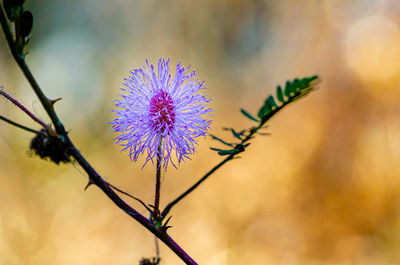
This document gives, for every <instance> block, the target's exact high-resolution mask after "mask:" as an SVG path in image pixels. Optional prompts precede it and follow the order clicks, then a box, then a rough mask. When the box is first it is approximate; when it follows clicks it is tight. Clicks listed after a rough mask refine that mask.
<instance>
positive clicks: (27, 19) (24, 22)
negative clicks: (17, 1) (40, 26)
mask: <svg viewBox="0 0 400 265" xmlns="http://www.w3.org/2000/svg"><path fill="white" fill-rule="evenodd" d="M19 19H20V25H19V27H20V34H21V36H22V37H24V38H25V37H27V36H28V35H29V34H30V33H31V31H32V25H33V16H32V13H31V12H29V11H25V12H24V13H22V15H21V17H20V18H19Z"/></svg>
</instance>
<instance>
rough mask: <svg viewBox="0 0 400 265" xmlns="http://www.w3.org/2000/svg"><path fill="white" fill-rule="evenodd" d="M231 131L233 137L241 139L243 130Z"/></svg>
mask: <svg viewBox="0 0 400 265" xmlns="http://www.w3.org/2000/svg"><path fill="white" fill-rule="evenodd" d="M231 132H232V135H233V137H235V138H237V139H239V140H242V133H243V132H241V133H238V132H236V131H235V130H234V129H231Z"/></svg>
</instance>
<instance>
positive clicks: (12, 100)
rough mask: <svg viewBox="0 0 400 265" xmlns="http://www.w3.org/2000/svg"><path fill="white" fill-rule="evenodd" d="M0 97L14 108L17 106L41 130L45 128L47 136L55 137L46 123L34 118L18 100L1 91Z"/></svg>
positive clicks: (55, 134)
mask: <svg viewBox="0 0 400 265" xmlns="http://www.w3.org/2000/svg"><path fill="white" fill-rule="evenodd" d="M0 95H2V96H3V97H5V98H6V99H8V100H9V101H11V102H12V103H13V104H14V105H15V106H17V107H18V108H19V109H21V110H22V111H23V112H25V113H26V114H27V115H28V116H29V117H30V118H31V119H32V120H34V121H35V122H37V123H39V124H40V125H41V126H42V127H43V128H45V129H46V130H47V131H48V132H49V134H51V135H52V136H55V137H57V136H58V135H57V133H56V132H55V131H54V130H53V129H52V128H51V127H50V126H49V125H47V124H46V123H44V122H43V121H41V120H40V119H39V118H38V117H36V116H35V115H34V114H33V113H32V112H30V111H29V110H28V109H27V108H25V106H24V105H22V104H21V103H19V102H18V100H16V99H14V98H13V97H12V96H10V94H8V93H6V92H5V91H4V90H3V89H0Z"/></svg>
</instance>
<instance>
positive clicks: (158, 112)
mask: <svg viewBox="0 0 400 265" xmlns="http://www.w3.org/2000/svg"><path fill="white" fill-rule="evenodd" d="M189 68H190V67H188V68H187V69H185V68H184V67H183V66H182V65H181V63H178V65H177V66H176V73H175V76H174V77H172V76H171V71H170V69H169V59H167V61H165V60H164V59H163V58H160V59H159V61H158V69H157V73H155V71H154V66H153V64H150V65H149V62H148V61H147V60H146V66H143V67H142V68H139V69H134V70H132V71H131V72H130V73H131V74H130V76H129V77H128V78H124V80H125V83H124V85H125V87H124V88H121V89H122V90H123V91H125V92H126V94H122V95H121V97H122V99H121V100H115V101H114V103H115V106H117V107H119V108H120V109H118V110H114V112H115V113H116V114H117V116H118V117H117V118H115V119H114V120H113V121H112V122H111V124H112V128H113V130H114V131H116V132H119V133H121V134H120V135H119V136H118V137H117V138H116V142H117V143H118V144H121V145H122V146H123V149H122V151H125V150H129V155H130V158H131V160H134V161H136V160H137V159H138V157H139V156H140V155H141V154H143V153H146V154H147V159H146V162H145V164H144V165H146V164H147V162H148V161H152V163H153V164H154V158H156V159H157V157H160V158H161V159H162V165H163V167H164V168H167V166H168V163H169V162H171V163H172V164H173V165H174V163H173V161H172V156H173V154H174V153H175V156H176V160H177V161H178V163H180V162H181V161H183V160H184V159H185V158H189V155H190V154H193V153H194V151H195V147H196V145H197V141H196V138H198V137H199V136H205V135H206V131H207V130H208V129H209V128H210V124H211V121H210V120H207V119H206V118H205V117H204V116H205V115H210V113H211V112H212V110H211V109H210V108H207V107H205V103H208V102H209V101H210V100H208V99H207V98H206V96H205V95H202V94H199V93H198V92H199V90H201V89H207V88H206V87H204V81H203V82H200V81H199V80H198V79H196V73H195V71H191V72H189ZM160 162H161V161H160ZM144 165H143V166H144ZM174 166H175V165H174ZM175 167H176V166H175Z"/></svg>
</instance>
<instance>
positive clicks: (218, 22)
mask: <svg viewBox="0 0 400 265" xmlns="http://www.w3.org/2000/svg"><path fill="white" fill-rule="evenodd" d="M26 8H28V9H29V10H31V11H32V13H33V15H34V28H33V32H32V38H31V41H30V46H29V47H28V51H29V53H28V55H27V62H28V64H29V65H30V67H31V69H32V72H33V73H34V75H35V76H36V78H37V80H38V82H39V84H40V85H41V86H42V87H43V90H44V91H45V93H46V95H48V96H49V97H50V98H58V97H61V98H63V99H62V100H61V101H60V102H59V103H57V104H56V110H57V112H58V114H59V116H60V117H61V118H62V120H63V121H64V124H65V126H66V128H67V129H68V130H69V131H70V133H69V134H70V137H71V138H72V139H73V141H74V142H75V143H76V145H77V146H78V147H79V150H80V151H81V152H82V153H83V154H84V155H85V156H86V157H87V159H88V160H89V162H91V163H92V164H93V166H94V167H95V168H96V169H97V170H98V171H99V173H100V174H101V175H102V176H104V177H105V178H106V179H107V180H108V181H110V182H111V183H113V184H115V185H117V186H118V187H121V188H123V189H125V190H126V191H128V192H130V193H132V194H134V195H135V196H137V197H139V198H141V199H143V200H144V201H145V202H148V203H152V201H153V192H154V191H153V186H154V169H153V168H152V167H151V166H149V167H145V168H144V169H143V170H141V169H140V168H141V165H142V164H143V162H144V161H142V160H140V159H139V161H138V162H137V163H132V162H130V161H129V157H128V156H127V155H126V153H120V148H119V147H118V146H117V145H115V144H114V140H113V139H114V137H116V135H115V134H114V133H113V132H112V130H111V129H110V125H109V123H108V122H110V121H111V120H112V119H113V118H114V116H113V114H112V112H110V111H109V110H110V109H113V108H114V107H113V103H112V100H113V99H115V98H117V97H118V94H119V93H120V89H119V88H120V87H121V86H122V83H123V80H122V78H123V77H124V76H127V74H128V73H129V71H130V70H131V69H132V68H137V67H139V66H141V65H143V62H144V59H145V58H147V59H149V60H150V61H153V62H155V61H157V60H158V58H159V57H169V58H170V60H171V65H176V64H177V62H178V61H181V62H182V64H183V65H189V64H191V65H192V66H193V67H194V68H195V69H196V75H197V76H198V77H199V79H201V80H206V85H207V87H209V93H210V96H211V97H212V98H213V101H212V102H211V106H212V108H214V110H215V112H214V114H213V115H214V122H213V124H212V133H213V134H215V135H217V136H220V137H224V136H225V138H228V139H229V135H228V133H227V132H226V131H224V130H223V129H222V128H223V127H235V128H237V129H242V128H247V127H249V126H251V122H250V121H248V120H247V119H246V118H245V117H242V115H241V114H240V111H239V110H240V108H245V109H246V110H248V111H250V112H251V113H255V112H256V111H257V109H258V107H259V105H261V104H262V102H263V100H264V98H266V97H267V96H268V95H269V94H271V93H274V92H275V87H276V85H278V84H284V82H286V80H289V79H293V78H295V77H302V76H310V75H313V74H318V75H320V76H321V84H320V85H319V88H318V89H317V91H315V92H313V93H311V94H310V95H309V96H307V97H306V98H304V99H302V100H301V101H299V102H298V103H295V104H292V105H290V106H288V107H287V109H285V110H283V111H282V112H281V113H279V114H278V115H277V116H276V117H274V118H273V119H272V120H271V121H270V122H269V127H268V129H267V132H269V133H270V134H271V135H270V136H257V137H256V138H255V139H253V140H252V144H251V145H250V146H249V148H248V150H247V151H246V152H245V153H243V154H241V158H240V159H235V160H233V161H230V162H229V163H228V164H227V165H226V166H224V167H223V168H221V169H220V170H219V171H217V173H216V174H215V175H213V176H212V177H211V178H210V179H209V180H207V181H206V182H205V183H204V184H202V185H201V186H200V187H199V189H198V190H197V191H195V192H194V193H193V194H192V195H191V196H190V197H188V198H186V199H185V200H183V201H182V203H181V204H179V205H177V206H176V208H174V209H173V211H172V212H171V214H172V216H173V217H172V219H171V223H170V224H171V225H172V226H173V228H171V229H170V230H169V233H170V235H171V236H172V237H173V238H175V239H176V241H177V242H178V243H179V244H181V246H182V247H183V248H184V249H185V250H187V251H188V252H189V253H190V254H191V255H192V256H193V258H194V259H195V260H197V261H198V262H199V263H200V264H229V265H236V264H237V265H239V264H253V265H254V264H260V265H261V264H262V265H268V264H274V265H275V264H281V265H302V264H310V265H339V264H340V265H397V264H399V261H400V252H399V251H398V247H399V245H400V208H399V205H400V183H399V177H400V170H399V164H400V163H399V161H400V160H399V159H400V104H399V103H400V93H399V91H400V64H399V62H400V28H399V27H400V4H399V1H397V0H379V1H373V0H365V1H363V0H348V1H344V0H340V1H339V0H323V1H315V0H304V1H296V0H289V1H268V0H249V1H239V0H225V1H215V0H203V1H186V0H170V1H155V0H148V1H140V0H135V1H98V0H88V1H78V0H72V1H61V0H55V1H26ZM0 82H1V85H3V86H4V88H5V89H6V90H7V92H9V93H10V94H12V95H14V96H15V97H16V98H17V99H19V100H20V101H21V102H22V103H23V104H24V105H26V106H27V107H28V108H29V109H30V110H32V111H33V112H34V113H35V114H36V115H37V116H39V117H40V118H42V119H43V120H45V121H46V122H49V119H48V118H47V116H46V114H45V112H44V111H43V109H42V108H41V106H40V103H39V101H38V100H37V99H36V97H35V96H34V93H33V92H32V91H31V89H30V87H29V84H28V83H27V81H26V80H25V79H24V78H23V76H22V74H21V72H20V70H19V68H18V67H17V66H16V64H15V62H14V61H13V60H12V58H11V55H10V53H9V51H8V50H7V45H6V43H5V39H4V37H3V36H2V37H0ZM0 114H1V115H4V116H6V117H9V118H11V119H14V120H18V121H20V122H21V123H24V124H25V125H27V126H30V127H33V128H37V125H36V124H34V123H33V122H32V121H31V120H30V119H29V118H27V117H25V115H24V114H23V113H21V112H20V111H18V110H17V109H16V108H15V107H14V106H12V105H11V104H10V103H8V102H7V101H5V100H4V99H0ZM31 138H32V135H31V134H29V133H27V132H24V131H21V130H18V129H15V128H14V127H11V126H9V125H8V124H5V123H3V122H0V184H1V185H0V264H7V265H20V264H29V265H36V264H38V265H39V264H40V265H47V264H49V265H50V264H51V265H53V264H96V265H97V264H98V265H102V264H104V265H105V264H115V265H122V264H139V260H140V258H141V257H144V256H147V257H149V256H152V255H154V253H155V251H154V242H153V236H152V235H151V234H150V233H149V232H148V231H147V230H145V229H143V228H142V227H141V226H140V225H139V224H137V223H136V222H134V221H133V220H132V219H131V218H129V217H128V216H127V215H126V214H125V213H123V212H122V211H121V210H119V209H117V208H116V207H115V206H114V205H113V204H112V203H111V202H110V201H109V199H107V198H106V197H105V195H104V194H103V193H102V192H101V191H100V190H98V189H97V188H95V187H93V186H92V187H90V188H89V189H88V190H86V191H84V187H85V185H86V184H87V177H86V175H85V174H84V172H83V171H82V170H81V169H80V168H79V167H78V166H77V165H60V166H56V165H53V164H51V163H49V162H46V161H42V160H40V159H39V158H37V157H34V156H32V154H31V153H30V152H29V148H28V146H29V142H30V140H31ZM210 146H213V147H221V146H220V145H219V144H218V143H217V142H215V141H213V140H212V139H210V138H206V139H202V140H200V145H199V148H198V151H197V153H196V154H195V155H194V156H193V160H191V161H187V162H185V163H184V164H183V165H181V167H180V168H179V170H175V169H173V168H171V169H169V170H168V172H167V173H166V175H165V177H164V179H163V183H162V195H161V205H163V206H164V205H165V204H166V203H167V202H169V201H170V200H172V199H174V198H175V197H176V196H177V195H179V194H180V193H181V192H182V191H183V190H184V189H185V188H187V187H188V186H189V185H191V184H192V183H194V182H195V181H196V180H197V179H198V178H199V177H201V176H202V174H204V173H205V172H206V171H208V170H209V169H210V168H211V167H212V166H214V165H215V164H216V163H217V162H218V161H220V159H221V157H219V156H218V155H217V154H216V153H215V152H213V151H211V150H210V149H209V147H210ZM127 201H129V203H131V204H132V205H134V206H135V207H136V208H138V209H140V211H141V213H143V214H145V215H146V214H147V213H146V211H145V210H144V209H143V208H141V206H140V205H139V204H137V203H136V202H134V201H130V200H129V199H127ZM161 256H162V259H163V261H162V264H181V261H180V260H179V259H178V258H177V257H176V256H175V254H173V253H172V252H171V251H170V250H169V249H168V248H166V247H165V246H164V245H162V244H161Z"/></svg>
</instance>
